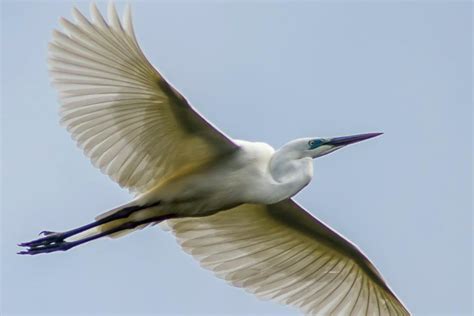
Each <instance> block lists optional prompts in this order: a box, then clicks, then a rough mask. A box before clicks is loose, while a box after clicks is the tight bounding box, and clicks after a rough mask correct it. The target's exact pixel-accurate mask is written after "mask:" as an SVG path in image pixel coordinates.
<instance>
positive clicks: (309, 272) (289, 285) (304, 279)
mask: <svg viewBox="0 0 474 316" xmlns="http://www.w3.org/2000/svg"><path fill="white" fill-rule="evenodd" d="M166 224H168V226H169V227H170V228H171V230H172V232H173V233H174V234H175V236H176V238H177V240H178V242H179V243H180V244H181V247H182V248H183V249H184V250H185V251H186V252H188V253H190V254H191V255H193V256H194V258H196V259H197V260H198V261H199V262H200V263H201V265H202V266H203V267H205V268H207V269H209V270H211V271H213V272H214V273H215V274H216V275H217V276H218V277H220V278H222V279H225V280H226V281H228V282H229V283H231V284H232V285H234V286H238V287H242V288H244V289H246V290H247V291H248V292H251V293H253V294H255V295H257V296H258V297H260V298H263V299H273V300H276V301H278V302H280V303H283V304H288V305H292V306H295V307H298V308H300V309H301V310H302V311H303V312H305V313H307V314H317V315H389V316H390V315H391V316H394V315H409V312H408V310H407V309H406V308H405V307H404V306H403V304H402V302H401V301H400V300H399V299H398V298H397V297H396V296H395V294H394V293H393V292H392V291H391V290H390V288H389V287H388V286H387V284H386V283H385V281H384V280H383V279H382V276H381V275H380V273H379V272H378V271H377V269H376V268H375V267H374V265H373V264H372V263H371V262H370V261H369V260H368V259H367V257H365V256H364V254H363V253H362V252H361V251H360V250H359V249H358V248H357V247H356V246H355V245H353V244H352V243H351V242H349V241H348V240H346V239H345V238H344V237H342V236H341V235H339V234H338V233H336V232H335V231H333V230H332V229H330V228H329V227H328V226H326V225H325V224H324V223H322V222H320V221H319V220H317V219H316V218H314V217H313V216H311V215H310V214H309V213H307V212H306V211H305V210H304V209H303V208H301V207H300V206H299V205H298V204H296V203H295V202H294V201H293V200H290V199H288V200H284V201H282V202H280V203H278V204H274V205H256V204H244V205H241V206H238V207H236V208H234V209H231V210H227V211H222V212H220V213H217V214H214V215H212V216H208V217H200V218H183V219H174V220H169V221H168V222H167V223H166Z"/></svg>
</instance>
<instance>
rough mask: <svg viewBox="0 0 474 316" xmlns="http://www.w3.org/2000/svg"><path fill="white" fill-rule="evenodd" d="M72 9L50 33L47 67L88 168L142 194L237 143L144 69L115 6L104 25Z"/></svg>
mask: <svg viewBox="0 0 474 316" xmlns="http://www.w3.org/2000/svg"><path fill="white" fill-rule="evenodd" d="M90 10H91V16H92V19H91V20H89V19H87V18H86V17H85V16H84V15H83V14H82V13H81V12H80V11H79V10H77V9H74V10H73V17H74V19H75V21H74V22H72V21H69V20H68V19H65V18H62V19H61V20H60V24H61V26H62V27H63V30H64V31H58V30H54V31H53V39H52V41H51V43H50V44H49V70H50V75H51V78H52V83H53V85H54V86H55V87H56V88H57V90H58V91H59V100H60V102H61V109H60V111H59V113H60V116H61V124H62V125H64V126H65V127H66V129H67V130H68V131H69V132H70V133H71V135H72V137H73V139H74V140H75V141H76V142H77V144H78V146H79V147H80V148H81V149H82V150H83V151H84V153H85V154H86V156H88V157H89V158H90V159H91V161H92V163H93V165H94V166H96V167H97V168H99V169H100V170H101V171H102V172H104V173H105V174H107V175H108V176H109V177H110V178H111V179H112V180H114V181H116V182H117V183H118V184H119V185H120V186H122V187H126V188H128V189H129V190H131V191H134V192H137V193H143V192H146V191H147V190H149V189H151V188H152V187H154V186H156V185H159V184H160V183H161V182H162V181H166V179H168V178H169V177H172V176H173V175H174V174H175V173H177V172H180V170H183V169H186V170H191V169H193V168H198V167H199V166H201V165H202V164H206V163H209V162H212V161H213V160H215V159H218V158H219V157H221V156H222V155H225V154H228V153H231V152H233V151H235V150H237V149H238V146H237V145H236V144H235V143H234V142H233V141H232V140H230V139H229V138H228V137H226V136H225V135H224V134H223V133H222V132H220V131H219V130H217V129H216V128H214V127H213V126H212V125H211V124H210V123H209V122H207V121H206V120H204V119H203V118H202V117H201V116H200V115H199V113H197V112H196V111H195V110H194V109H193V108H192V107H191V105H190V104H189V103H188V102H187V101H186V99H185V98H184V97H183V96H182V95H181V94H180V93H179V92H178V91H177V90H176V89H175V88H174V87H172V86H171V85H170V84H169V83H168V82H167V81H166V80H165V79H164V78H163V76H162V75H161V74H160V73H159V72H158V71H157V70H156V69H155V68H154V67H153V66H152V65H151V64H150V62H149V61H148V60H147V59H146V57H145V55H144V54H143V52H142V50H141V49H140V47H139V45H138V41H137V39H136V36H135V33H134V31H133V25H132V17H131V11H130V7H129V6H127V7H126V9H125V12H124V16H123V23H122V22H121V21H120V18H119V16H118V14H117V11H116V10H115V7H114V5H113V4H110V5H109V7H108V11H107V12H108V22H107V21H106V20H105V19H104V18H103V16H102V14H101V13H100V12H99V10H98V9H97V7H96V6H95V5H94V4H93V5H91V9H90Z"/></svg>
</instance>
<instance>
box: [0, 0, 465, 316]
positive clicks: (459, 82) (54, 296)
mask: <svg viewBox="0 0 474 316" xmlns="http://www.w3.org/2000/svg"><path fill="white" fill-rule="evenodd" d="M75 3H76V4H77V5H78V7H79V8H80V9H81V10H82V11H83V12H86V13H88V3H87V2H75ZM72 6H73V3H69V2H66V1H64V2H55V1H47V2H44V1H43V2H35V3H33V2H14V1H6V2H5V1H2V15H1V16H2V17H1V20H2V21H1V26H2V32H1V34H2V49H1V52H2V57H1V61H2V65H1V66H2V69H1V74H2V79H1V84H2V87H1V88H2V94H1V97H2V122H1V127H2V158H1V159H2V176H1V179H2V184H1V185H2V190H1V193H2V196H1V202H2V204H1V207H2V218H1V237H2V239H1V254H2V260H1V268H2V270H1V271H2V275H1V290H2V296H1V298H2V302H1V304H0V306H1V314H2V315H20V314H22V315H23V314H24V315H81V314H82V315H94V314H95V315H119V314H120V315H147V314H150V315H151V314H154V315H156V314H162V315H174V314H176V315H178V314H179V315H181V314H182V315H185V314H200V315H208V314H218V315H244V314H246V315H262V314H268V315H280V314H281V315H296V314H298V312H297V311H296V310H294V309H291V308H287V307H284V306H280V305H278V304H275V303H272V302H261V301H258V300H257V299H256V298H254V297H253V296H252V295H249V294H247V293H245V292H244V291H242V290H241V289H237V288H233V287H231V286H228V285H226V284H225V282H223V281H222V280H219V279H217V278H215V277H214V276H213V275H212V274H211V273H210V272H208V271H205V270H203V269H202V268H200V267H199V265H198V264H197V263H196V262H195V261H194V260H193V259H192V258H191V257H190V256H189V255H187V254H185V253H183V252H182V251H181V250H180V248H179V247H178V246H177V244H176V243H175V241H174V239H173V237H172V236H171V235H170V234H168V233H165V232H162V231H160V230H159V229H158V228H156V227H155V228H149V229H146V230H143V231H139V232H136V233H134V234H131V235H128V236H127V237H124V238H121V239H118V240H109V239H104V240H100V241H96V242H93V243H90V244H88V245H87V246H82V247H79V248H75V249H73V250H71V251H69V252H66V253H55V254H50V255H41V256H34V257H29V256H18V255H16V254H15V252H16V251H18V250H19V249H18V248H17V247H16V243H18V242H21V241H27V240H31V239H33V238H35V237H36V234H37V233H38V232H39V231H41V230H44V229H48V230H56V231H60V230H65V229H70V228H73V227H76V226H78V225H82V224H85V223H88V222H90V221H91V220H92V219H93V218H94V216H96V215H97V214H99V213H102V212H103V211H105V210H108V209H110V208H112V207H114V206H117V205H119V204H122V203H124V202H126V201H128V200H130V199H131V196H130V195H129V194H128V193H127V192H126V191H125V190H121V189H120V188H119V187H118V186H117V185H116V184H115V183H113V182H112V181H110V180H109V179H108V178H107V177H106V176H104V175H102V174H101V173H100V172H99V171H98V170H96V169H95V168H93V167H92V165H91V164H90V163H89V161H88V159H86V158H85V157H84V156H83V155H82V153H81V151H80V150H79V149H77V148H76V147H75V145H74V143H73V142H72V141H71V139H70V137H69V135H68V134H67V132H66V131H65V130H64V129H62V128H61V127H60V126H59V124H58V115H57V108H58V103H57V99H56V92H55V91H54V90H53V88H52V87H51V86H50V84H49V78H48V74H47V67H46V58H47V43H48V41H49V40H50V38H51V31H52V30H53V28H58V27H59V24H58V18H59V17H60V16H65V17H71V14H70V12H71V9H72ZM100 7H101V8H102V9H104V8H105V4H104V3H100ZM118 7H119V10H120V11H121V10H122V8H123V5H122V3H119V4H118ZM132 8H133V15H134V21H135V30H136V33H137V36H138V39H139V41H140V43H141V46H142V48H143V50H144V51H145V54H146V55H147V56H148V58H149V59H150V60H151V62H152V63H153V64H154V65H155V66H157V67H158V68H159V69H160V70H161V71H162V73H163V74H164V75H165V76H166V77H167V78H168V79H169V80H170V81H171V82H172V83H173V84H174V85H175V86H176V87H177V88H178V89H180V91H182V93H183V94H184V95H185V96H186V97H187V98H188V99H189V100H190V101H191V102H192V103H193V104H194V106H195V107H196V108H198V109H199V111H200V112H201V113H203V114H204V115H205V116H206V117H207V118H208V119H210V120H211V121H212V122H213V123H215V124H216V125H217V126H219V127H220V128H221V129H222V130H224V131H225V132H226V133H228V134H229V135H231V136H232V137H235V138H239V139H247V140H255V141H257V140H258V141H265V142H268V143H269V144H271V145H272V146H274V147H279V146H281V145H282V144H284V143H285V142H287V141H289V140H291V139H294V138H297V137H305V136H339V135H350V134H356V133H364V132H379V131H382V132H384V133H385V135H384V136H382V137H378V138H377V139H374V140H370V141H367V142H364V143H361V144H358V145H354V146H351V147H349V148H346V149H344V150H341V151H338V152H337V153H335V154H331V155H328V156H325V157H323V158H321V159H317V160H316V161H315V177H314V179H313V182H312V183H311V184H310V185H309V186H308V187H307V188H305V189H304V190H303V191H302V192H301V193H299V194H298V196H297V197H296V199H297V200H298V201H299V202H301V203H302V204H303V205H304V206H305V207H306V208H307V209H309V210H310V211H311V212H312V213H313V214H314V215H316V216H317V217H319V218H320V219H322V220H323V221H325V222H326V223H328V224H329V225H331V226H332V227H333V228H335V229H336V230H338V231H339V232H341V233H342V234H343V235H345V236H347V237H348V238H349V239H351V240H352V241H353V242H355V243H356V244H357V245H359V246H360V247H361V248H362V249H363V250H364V252H365V253H366V254H367V255H368V257H369V258H371V259H372V260H373V262H374V263H375V264H376V266H377V267H378V268H379V269H380V270H381V272H382V274H383V275H384V277H385V278H386V280H387V281H388V283H389V284H390V286H391V287H392V288H393V290H394V291H395V292H396V293H397V294H398V296H399V297H400V298H401V299H402V300H403V301H404V302H405V303H406V305H407V306H408V308H409V309H410V310H411V311H412V312H413V313H414V314H415V315H435V314H439V315H468V314H471V312H472V303H471V300H472V263H473V262H472V251H473V247H472V228H473V222H472V199H471V198H472V178H471V177H472V161H473V157H472V155H473V148H472V146H473V142H472V108H473V105H472V95H471V92H472V91H471V87H472V61H471V57H472V46H471V40H472V24H471V22H472V5H471V4H470V3H469V2H436V3H428V2H425V1H420V2H411V3H408V2H388V3H387V2H386V3H375V2H341V1H338V2H329V1H327V2H317V3H315V2H313V3H311V2H299V3H290V2H283V1H280V2H275V3H272V4H270V3H264V2H232V3H226V4H224V3H220V4H219V3H217V2H180V3H172V2H161V3H155V2H138V3H133V7H132Z"/></svg>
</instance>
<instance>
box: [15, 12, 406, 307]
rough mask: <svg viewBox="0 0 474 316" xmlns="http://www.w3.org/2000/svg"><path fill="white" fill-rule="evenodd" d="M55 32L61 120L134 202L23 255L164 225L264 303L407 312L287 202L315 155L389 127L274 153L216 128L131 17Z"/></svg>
mask: <svg viewBox="0 0 474 316" xmlns="http://www.w3.org/2000/svg"><path fill="white" fill-rule="evenodd" d="M91 14H92V19H91V20H88V19H87V18H86V17H84V16H83V15H82V14H81V13H80V12H79V11H78V10H76V9H75V10H74V11H73V15H74V17H75V19H76V21H75V22H74V23H73V22H70V21H69V20H66V19H62V20H61V24H62V26H63V27H64V29H65V32H59V31H54V33H53V41H52V42H51V43H50V46H49V51H50V56H49V66H50V73H51V76H52V79H53V84H54V86H55V87H56V88H57V89H58V90H59V96H60V102H61V104H62V106H61V109H60V114H61V122H62V124H63V125H65V127H66V128H67V129H68V131H69V132H70V133H71V135H72V137H73V139H74V140H75V141H76V142H77V144H78V146H79V147H81V148H82V149H83V151H84V153H85V155H86V156H87V157H89V158H90V159H91V161H92V163H93V164H94V166H96V167H97V168H99V169H100V170H101V171H102V172H104V173H105V174H107V175H108V176H109V177H110V178H111V179H112V180H114V181H115V182H117V183H118V184H119V185H120V186H121V187H124V188H127V189H129V190H130V191H131V192H133V193H135V199H134V200H133V201H131V202H130V203H127V204H126V205H122V206H120V207H117V208H114V209H112V210H110V211H108V212H106V213H104V214H102V215H100V216H98V217H97V218H96V220H95V221H94V222H92V223H90V224H88V225H84V226H81V227H78V228H75V229H72V230H69V231H65V232H61V233H54V232H48V231H46V232H44V235H45V236H44V237H42V238H39V239H37V240H34V241H31V242H26V243H22V244H20V246H23V247H27V249H26V250H25V251H22V252H20V253H21V254H40V253H48V252H55V251H59V250H68V249H70V248H72V247H75V246H78V245H81V244H84V243H86V242H89V241H91V240H94V239H98V238H101V237H105V236H110V237H117V236H121V235H123V234H125V233H129V232H132V231H134V230H136V229H139V228H144V227H146V226H148V225H150V224H156V223H162V224H166V225H167V226H168V228H169V229H170V230H171V231H172V232H173V234H174V235H175V236H176V238H177V240H178V241H179V243H180V244H181V246H182V248H183V249H184V250H185V251H187V252H189V253H190V254H192V255H193V256H194V257H195V258H196V259H197V260H199V261H200V263H201V265H202V266H204V267H206V268H208V269H210V270H212V271H214V272H215V273H216V275H217V276H218V277H221V278H223V279H225V280H227V281H228V282H230V283H231V284H233V285H235V286H238V287H242V288H245V289H246V290H247V291H249V292H251V293H254V294H255V295H257V296H259V297H264V298H271V299H274V300H276V301H279V302H282V303H285V304H289V305H292V306H296V307H298V308H300V309H301V310H302V311H304V312H306V313H308V314H318V315H327V314H335V315H360V314H366V315H388V316H392V315H408V314H409V313H408V311H407V309H406V308H405V307H404V306H403V304H402V303H401V301H400V300H399V299H398V298H397V297H396V296H395V294H394V293H393V291H392V290H391V289H390V288H389V287H388V285H387V284H386V282H385V281H384V280H383V278H382V276H381V274H380V273H379V272H378V271H377V269H376V268H375V266H374V265H373V264H372V263H371V262H370V261H369V259H368V258H367V257H366V256H365V255H364V254H363V253H362V252H361V251H360V250H359V249H358V248H357V247H356V246H355V245H353V244H352V243H351V242H349V241H348V240H347V239H345V238H344V237H342V236H341V235H339V234H338V233H337V232H335V231H334V230H332V229H331V228H329V227H328V226H327V225H325V224H324V223H322V222H321V221H319V220H318V219H316V218H314V217H313V216H312V215H310V214H309V213H308V212H307V211H306V210H304V209H303V208H302V207H301V206H299V205H298V204H297V203H296V202H294V201H293V199H292V197H293V196H294V195H296V194H297V193H298V192H299V191H300V190H302V189H303V188H304V187H305V186H306V185H308V184H309V183H310V181H311V179H312V177H313V163H312V162H313V159H314V158H318V157H320V156H323V155H326V154H329V153H331V152H333V151H335V150H337V149H340V148H342V147H345V146H347V145H349V144H352V143H355V142H359V141H362V140H366V139H369V138H372V137H375V136H378V135H380V133H369V134H361V135H353V136H346V137H332V138H316V137H312V138H301V139H297V140H293V141H290V142H289V143H287V144H285V145H284V146H282V147H281V148H279V149H278V150H274V149H273V148H272V147H271V146H270V145H268V144H265V143H259V142H248V141H242V140H235V139H232V138H230V137H228V136H227V135H225V134H224V133H222V132H221V131H219V130H218V129H216V128H215V127H214V126H213V125H212V124H210V123H209V122H207V121H206V120H205V119H204V118H203V117H202V116H201V115H199V113H198V112H197V111H196V110H195V109H194V108H193V107H192V106H191V105H190V104H189V102H188V101H187V100H186V99H185V98H184V97H183V96H182V95H181V94H180V93H179V92H178V91H177V90H176V89H175V88H174V87H173V86H171V85H170V84H169V83H168V82H167V81H166V80H165V78H164V77H163V76H162V75H161V74H160V73H159V72H158V71H157V70H156V69H155V68H154V67H153V66H152V65H151V64H150V62H149V61H148V60H147V59H146V58H145V55H144V54H143V52H142V51H141V49H140V47H139V46H138V42H137V39H136V37H135V33H134V31H133V26H132V21H131V13H130V11H129V10H127V11H126V13H125V15H124V21H123V24H122V23H121V21H120V19H119V18H118V16H117V13H116V10H115V8H114V6H113V5H110V6H109V12H108V15H109V18H108V22H107V21H105V19H104V18H103V17H102V15H101V14H100V12H99V10H98V9H97V8H96V7H95V5H93V6H92V7H91Z"/></svg>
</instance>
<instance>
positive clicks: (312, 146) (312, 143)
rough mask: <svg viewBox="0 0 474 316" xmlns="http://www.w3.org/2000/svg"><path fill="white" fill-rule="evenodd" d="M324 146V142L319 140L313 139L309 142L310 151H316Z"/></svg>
mask: <svg viewBox="0 0 474 316" xmlns="http://www.w3.org/2000/svg"><path fill="white" fill-rule="evenodd" d="M321 144H322V141H320V140H319V139H312V140H310V141H309V142H308V146H309V149H315V148H317V147H319V146H320V145H321Z"/></svg>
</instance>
